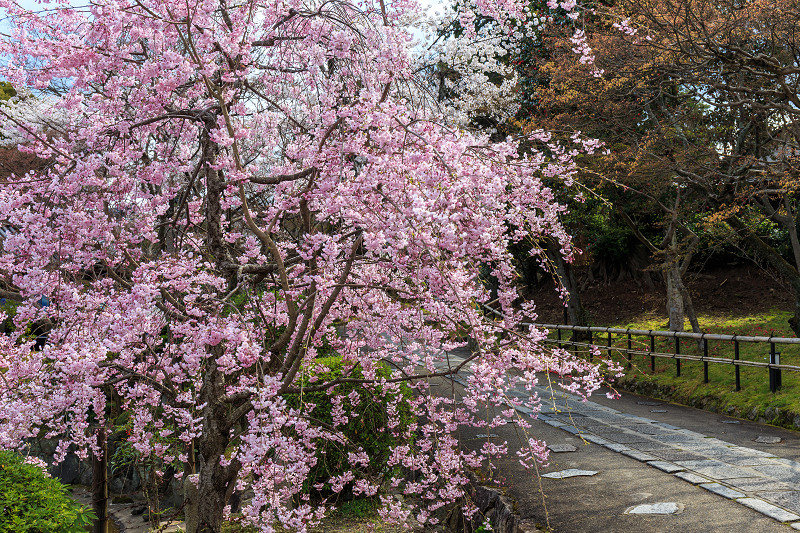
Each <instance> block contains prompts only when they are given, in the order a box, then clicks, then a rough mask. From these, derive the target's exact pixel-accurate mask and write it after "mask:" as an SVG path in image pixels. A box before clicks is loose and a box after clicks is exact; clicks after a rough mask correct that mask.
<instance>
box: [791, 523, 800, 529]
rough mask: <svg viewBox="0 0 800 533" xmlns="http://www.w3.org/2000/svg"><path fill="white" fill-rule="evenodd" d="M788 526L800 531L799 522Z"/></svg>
mask: <svg viewBox="0 0 800 533" xmlns="http://www.w3.org/2000/svg"><path fill="white" fill-rule="evenodd" d="M789 525H790V526H792V529H794V530H800V522H795V523H794V524H789Z"/></svg>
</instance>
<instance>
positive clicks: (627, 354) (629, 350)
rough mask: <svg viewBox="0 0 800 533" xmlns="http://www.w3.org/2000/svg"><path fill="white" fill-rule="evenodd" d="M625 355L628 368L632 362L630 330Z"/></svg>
mask: <svg viewBox="0 0 800 533" xmlns="http://www.w3.org/2000/svg"><path fill="white" fill-rule="evenodd" d="M625 355H626V356H627V358H628V370H630V369H631V367H632V366H633V363H632V362H631V334H630V332H628V351H627V352H625Z"/></svg>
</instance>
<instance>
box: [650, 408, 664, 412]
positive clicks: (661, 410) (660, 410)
mask: <svg viewBox="0 0 800 533" xmlns="http://www.w3.org/2000/svg"><path fill="white" fill-rule="evenodd" d="M650 412H651V413H666V412H667V410H666V409H653V410H651V411H650Z"/></svg>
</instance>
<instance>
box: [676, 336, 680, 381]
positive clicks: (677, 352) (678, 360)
mask: <svg viewBox="0 0 800 533" xmlns="http://www.w3.org/2000/svg"><path fill="white" fill-rule="evenodd" d="M680 354H681V338H680V337H678V336H677V335H675V355H676V357H675V375H676V376H677V377H681V358H680V357H677V356H678V355H680Z"/></svg>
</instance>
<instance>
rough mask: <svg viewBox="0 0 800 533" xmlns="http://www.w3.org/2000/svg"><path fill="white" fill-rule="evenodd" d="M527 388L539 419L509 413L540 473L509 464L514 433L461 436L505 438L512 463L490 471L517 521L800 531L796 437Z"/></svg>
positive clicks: (617, 528) (650, 406)
mask: <svg viewBox="0 0 800 533" xmlns="http://www.w3.org/2000/svg"><path fill="white" fill-rule="evenodd" d="M458 362H459V358H457V357H456V358H454V359H452V360H451V364H452V363H455V364H457V363H458ZM468 376H469V372H468V371H467V372H464V373H463V374H461V375H459V376H457V377H456V378H455V379H454V381H455V382H456V383H457V384H460V385H463V384H464V383H465V380H466V379H467V378H468ZM456 383H453V382H452V381H444V380H442V381H441V382H440V385H442V386H441V387H440V390H439V391H437V392H439V393H445V394H446V393H447V392H445V390H444V389H446V388H448V387H447V385H448V384H450V385H451V386H452V391H453V393H454V394H455V395H458V392H459V390H460V387H459V386H458V385H456ZM537 392H538V393H539V395H540V397H541V398H542V399H543V402H542V405H543V407H542V412H541V413H540V414H539V416H538V419H536V420H533V419H531V418H530V416H529V415H530V414H531V413H530V412H529V411H528V410H527V409H525V408H519V409H518V412H519V413H520V415H521V416H524V417H526V418H527V421H529V422H531V423H532V424H533V427H532V428H531V429H530V430H528V431H529V433H530V434H531V435H532V436H534V437H537V438H543V439H544V440H545V441H546V442H547V443H548V445H549V446H550V448H551V452H552V453H551V460H550V465H549V467H548V468H546V469H543V470H542V472H540V473H539V474H541V477H539V476H537V475H536V474H535V473H530V472H525V471H524V470H523V469H522V468H521V466H519V464H518V463H517V462H516V461H515V460H514V459H513V452H514V451H515V450H514V442H515V441H516V442H518V443H519V442H524V441H525V440H526V439H525V438H522V437H523V435H522V434H521V433H522V429H521V428H519V427H518V426H516V425H510V426H504V427H501V428H494V429H491V430H488V431H489V433H487V430H481V431H482V432H481V431H478V430H476V431H474V432H473V431H463V432H462V434H461V435H460V438H461V441H462V442H463V443H464V444H465V445H466V446H467V447H477V446H479V445H482V444H483V443H485V442H486V441H487V440H490V441H492V442H495V443H500V442H502V441H503V440H505V441H507V442H508V443H509V447H510V450H509V451H510V455H511V457H510V458H509V459H506V460H501V461H499V462H498V463H497V465H496V467H497V471H498V473H499V475H500V476H501V477H505V478H506V485H507V487H508V492H509V493H510V494H511V495H512V497H514V498H515V499H516V500H517V504H518V510H519V513H520V515H521V516H522V518H524V519H535V520H536V521H538V522H539V523H540V525H542V526H546V525H549V526H550V527H551V528H552V529H553V531H557V532H562V531H563V532H569V533H580V532H594V531H598V532H599V531H610V532H628V531H630V532H633V531H637V532H641V531H645V532H650V531H653V532H662V531H664V532H667V531H680V532H687V531H703V532H705V531H725V532H737V531H742V532H750V531H758V532H762V531H763V532H771V531H776V532H777V531H784V532H788V531H791V530H792V529H795V530H800V436H798V434H797V433H796V432H792V431H788V430H782V429H779V428H774V427H770V426H765V425H761V424H756V423H752V422H749V421H738V420H733V419H730V418H727V417H725V416H723V415H719V414H714V413H708V412H705V411H700V410H697V409H691V408H687V407H683V406H677V405H670V404H664V403H662V402H660V401H654V400H651V399H648V398H643V397H639V396H636V395H631V394H628V393H623V399H622V400H607V399H605V397H603V395H602V393H600V394H599V396H600V398H598V399H595V397H593V398H592V400H593V401H588V402H582V401H580V399H579V398H578V397H576V396H574V395H572V394H568V393H565V392H563V391H560V390H557V392H555V393H553V392H552V391H551V390H550V389H549V388H547V387H538V388H537ZM512 394H517V395H525V394H527V393H526V392H525V391H524V390H518V391H513V392H512Z"/></svg>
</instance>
